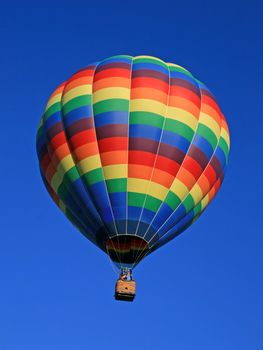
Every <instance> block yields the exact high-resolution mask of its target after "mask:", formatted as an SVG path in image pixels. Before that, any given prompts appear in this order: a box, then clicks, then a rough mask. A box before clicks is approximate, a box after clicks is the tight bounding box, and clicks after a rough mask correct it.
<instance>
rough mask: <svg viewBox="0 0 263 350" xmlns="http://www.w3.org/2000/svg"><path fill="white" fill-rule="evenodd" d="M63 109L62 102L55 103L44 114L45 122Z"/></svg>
mask: <svg viewBox="0 0 263 350" xmlns="http://www.w3.org/2000/svg"><path fill="white" fill-rule="evenodd" d="M60 109H61V105H60V102H56V103H54V104H53V105H52V106H50V107H49V108H48V109H47V110H46V111H45V113H44V121H45V120H47V118H49V117H50V116H51V115H52V114H55V113H57V112H59V111H60Z"/></svg>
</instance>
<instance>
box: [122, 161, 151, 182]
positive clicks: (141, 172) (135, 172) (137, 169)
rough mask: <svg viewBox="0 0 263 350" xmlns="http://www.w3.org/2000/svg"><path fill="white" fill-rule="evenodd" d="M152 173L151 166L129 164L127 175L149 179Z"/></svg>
mask: <svg viewBox="0 0 263 350" xmlns="http://www.w3.org/2000/svg"><path fill="white" fill-rule="evenodd" d="M151 173H152V167H149V166H145V165H136V164H129V166H128V177H129V178H130V177H131V178H135V179H136V178H137V179H145V180H149V179H150V177H151Z"/></svg>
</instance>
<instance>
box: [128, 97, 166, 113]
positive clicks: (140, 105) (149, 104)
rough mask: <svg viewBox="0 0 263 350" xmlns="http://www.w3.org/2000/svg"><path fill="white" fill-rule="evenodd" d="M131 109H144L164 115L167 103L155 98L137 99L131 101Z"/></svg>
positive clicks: (144, 110)
mask: <svg viewBox="0 0 263 350" xmlns="http://www.w3.org/2000/svg"><path fill="white" fill-rule="evenodd" d="M130 111H131V112H138V111H143V112H151V113H156V114H160V115H164V114H165V111H166V105H165V104H164V103H161V102H158V101H153V100H146V99H135V100H131V101H130Z"/></svg>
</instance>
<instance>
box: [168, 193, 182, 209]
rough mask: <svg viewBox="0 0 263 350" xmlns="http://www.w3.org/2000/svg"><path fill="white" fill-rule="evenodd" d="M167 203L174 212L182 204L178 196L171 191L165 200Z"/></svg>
mask: <svg viewBox="0 0 263 350" xmlns="http://www.w3.org/2000/svg"><path fill="white" fill-rule="evenodd" d="M165 203H166V204H168V205H169V207H170V208H171V209H172V210H175V209H176V208H177V207H178V205H179V204H180V203H181V200H180V198H179V197H178V196H177V195H176V194H174V193H173V192H172V191H169V193H168V194H167V196H166V198H165Z"/></svg>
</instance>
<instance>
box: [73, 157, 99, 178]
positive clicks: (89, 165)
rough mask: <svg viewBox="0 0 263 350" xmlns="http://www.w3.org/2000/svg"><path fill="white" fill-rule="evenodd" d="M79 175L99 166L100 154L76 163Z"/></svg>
mask: <svg viewBox="0 0 263 350" xmlns="http://www.w3.org/2000/svg"><path fill="white" fill-rule="evenodd" d="M77 165H78V169H79V172H80V175H84V174H86V173H88V172H89V171H91V170H94V169H97V168H101V161H100V156H99V155H98V154H96V155H94V156H91V157H87V158H85V159H82V160H81V161H80V162H79V163H78V164H77Z"/></svg>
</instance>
